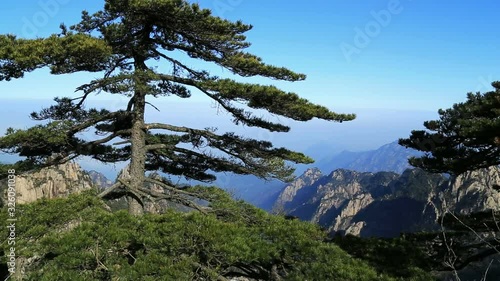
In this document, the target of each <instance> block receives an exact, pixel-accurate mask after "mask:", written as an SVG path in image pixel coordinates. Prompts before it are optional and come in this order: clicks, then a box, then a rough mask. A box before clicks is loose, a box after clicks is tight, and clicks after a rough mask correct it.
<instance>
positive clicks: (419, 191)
mask: <svg viewBox="0 0 500 281" xmlns="http://www.w3.org/2000/svg"><path fill="white" fill-rule="evenodd" d="M499 185H500V168H499V167H491V168H490V169H482V170H478V171H473V172H468V173H466V174H463V175H461V176H459V177H457V178H447V177H446V176H444V175H440V174H430V173H427V172H424V171H422V170H420V169H407V170H406V171H404V172H403V174H401V175H399V174H397V173H394V172H378V173H370V172H355V171H350V170H346V169H337V170H335V171H333V172H331V173H330V174H328V175H323V174H322V173H321V172H320V171H319V170H318V169H310V170H308V171H306V173H304V174H303V175H302V176H300V177H299V178H297V179H296V180H295V181H294V182H292V183H291V184H289V185H287V186H286V187H285V188H284V189H283V191H282V192H281V193H280V194H279V195H278V196H277V199H276V201H275V204H274V209H281V210H282V211H284V212H285V213H287V214H289V215H293V216H297V217H299V218H300V219H302V220H308V221H311V222H315V223H318V224H320V225H322V226H323V227H325V228H328V229H329V230H330V231H331V232H332V233H337V232H340V233H343V234H352V235H359V236H363V237H371V236H377V237H395V236H399V234H400V233H402V232H415V231H423V230H435V229H436V228H437V227H438V226H439V225H438V224H437V219H438V218H439V217H440V216H442V215H443V213H444V212H445V210H449V211H452V212H455V213H458V214H469V213H472V212H477V211H484V210H492V209H493V210H500V193H499V192H498V191H497V188H498V186H499Z"/></svg>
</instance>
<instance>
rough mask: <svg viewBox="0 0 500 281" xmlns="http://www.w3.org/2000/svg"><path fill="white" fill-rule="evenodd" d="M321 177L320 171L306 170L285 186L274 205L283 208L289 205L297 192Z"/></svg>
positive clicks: (314, 169)
mask: <svg viewBox="0 0 500 281" xmlns="http://www.w3.org/2000/svg"><path fill="white" fill-rule="evenodd" d="M321 176H322V174H321V171H320V170H319V169H316V168H311V169H307V170H306V171H305V172H304V174H302V175H301V176H300V177H298V178H297V179H295V180H294V181H293V182H291V183H290V184H289V185H287V186H286V187H285V188H284V189H283V191H282V192H281V193H280V195H279V196H278V199H277V200H276V204H275V205H279V206H284V205H286V204H288V203H290V202H291V201H292V200H293V199H294V198H295V196H296V195H297V192H298V191H299V190H301V189H302V188H303V187H306V186H311V185H312V184H314V183H315V182H316V181H317V180H318V179H319V178H320V177H321Z"/></svg>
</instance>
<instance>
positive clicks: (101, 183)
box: [87, 170, 113, 189]
mask: <svg viewBox="0 0 500 281" xmlns="http://www.w3.org/2000/svg"><path fill="white" fill-rule="evenodd" d="M87 174H88V175H89V176H90V179H91V180H92V182H93V183H94V185H95V186H96V187H99V188H100V189H106V188H108V187H111V186H112V185H113V182H112V181H111V180H109V179H108V178H106V176H104V175H103V174H101V173H99V172H97V171H94V170H91V171H87Z"/></svg>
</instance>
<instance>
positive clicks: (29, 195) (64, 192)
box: [2, 162, 93, 204]
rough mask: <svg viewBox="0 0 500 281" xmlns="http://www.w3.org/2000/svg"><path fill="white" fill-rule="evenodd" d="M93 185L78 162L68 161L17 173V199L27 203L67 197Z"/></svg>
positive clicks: (19, 201)
mask: <svg viewBox="0 0 500 281" xmlns="http://www.w3.org/2000/svg"><path fill="white" fill-rule="evenodd" d="M2 186H5V184H2ZM92 186H93V184H92V179H91V178H90V176H89V175H88V174H87V173H85V172H84V171H83V170H82V169H81V167H80V166H79V165H78V164H77V163H74V162H68V163H65V164H62V165H57V166H54V167H49V168H43V169H41V170H39V171H36V172H31V173H24V174H19V175H16V182H15V188H16V200H17V203H18V204H25V203H30V202H34V201H36V200H38V199H41V198H57V197H67V196H68V195H70V194H73V193H80V192H82V191H84V190H89V189H91V188H92ZM3 193H4V192H2V194H3ZM3 197H5V194H3Z"/></svg>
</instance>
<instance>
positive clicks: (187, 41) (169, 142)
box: [0, 0, 355, 213]
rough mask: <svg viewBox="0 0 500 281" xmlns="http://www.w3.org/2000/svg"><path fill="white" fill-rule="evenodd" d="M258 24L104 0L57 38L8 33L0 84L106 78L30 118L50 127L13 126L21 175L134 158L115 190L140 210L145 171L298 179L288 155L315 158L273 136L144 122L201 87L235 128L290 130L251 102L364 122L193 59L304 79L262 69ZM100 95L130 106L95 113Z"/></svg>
mask: <svg viewBox="0 0 500 281" xmlns="http://www.w3.org/2000/svg"><path fill="white" fill-rule="evenodd" d="M251 28H252V26H251V25H248V24H244V23H243V22H241V21H236V22H231V21H228V20H224V19H221V18H219V17H215V16H213V15H211V12H210V10H207V9H201V8H200V7H199V6H198V5H197V4H190V3H188V2H187V1H184V0H148V1H144V0H141V1H136V0H106V1H105V5H104V8H103V9H102V10H101V11H98V12H96V13H94V14H89V13H88V12H85V11H84V12H83V13H82V20H81V21H80V22H79V23H78V24H76V25H73V26H71V27H69V28H68V27H66V26H65V25H61V32H60V33H59V34H55V35H52V36H49V37H47V38H37V39H21V38H17V37H16V36H14V35H1V36H0V80H7V81H8V80H11V79H15V78H22V77H23V76H24V74H25V73H26V72H30V71H34V70H35V69H38V68H43V67H48V68H50V70H51V73H52V74H68V73H74V72H80V71H86V72H95V73H99V74H102V76H101V77H100V78H96V79H94V80H92V81H89V82H88V83H86V84H84V85H81V86H80V87H78V88H77V91H78V92H81V96H80V97H77V98H70V97H62V98H56V99H55V101H56V104H55V105H53V106H50V107H49V108H46V109H44V110H42V111H40V112H34V113H32V115H31V117H32V118H33V119H35V120H40V121H46V122H45V123H44V124H42V125H38V126H35V127H32V128H29V129H27V130H14V129H9V130H8V131H7V134H6V136H4V137H2V138H0V149H2V150H3V151H6V152H9V153H17V154H19V155H20V156H25V157H26V160H24V161H23V162H20V163H17V164H16V165H17V166H16V167H17V168H19V169H21V168H22V169H23V170H26V169H29V168H37V167H41V166H48V165H54V164H58V163H63V162H66V161H69V160H72V159H75V158H77V157H80V156H88V157H91V158H93V159H96V160H99V161H102V162H111V163H112V162H117V161H128V160H130V167H129V169H130V174H131V179H130V180H129V181H128V182H121V183H119V184H118V185H117V186H115V187H114V188H121V189H126V190H127V194H128V196H129V198H130V199H131V200H130V202H132V203H133V204H131V209H130V210H131V212H134V213H140V209H141V208H140V206H139V205H140V204H142V205H143V202H142V201H143V200H144V197H145V195H144V194H141V193H140V192H138V189H139V188H141V187H142V186H144V181H145V173H147V172H148V171H158V170H159V171H162V172H165V173H167V174H170V175H176V176H184V177H186V178H188V179H194V180H199V181H206V182H210V181H213V180H214V179H215V175H214V172H234V173H238V174H254V175H257V176H259V177H261V178H266V179H268V178H278V179H282V180H289V179H291V176H292V174H293V168H292V166H290V165H289V162H294V163H311V162H312V159H310V158H309V157H307V156H305V155H304V154H302V153H298V152H294V151H290V150H288V149H285V148H275V147H273V145H272V143H270V142H267V141H260V140H255V139H251V138H246V137H243V136H237V135H235V134H232V133H225V134H218V133H217V132H216V130H214V129H209V128H187V127H181V126H176V125H174V124H168V123H147V122H146V120H145V117H144V116H145V111H146V105H147V104H148V103H149V100H150V99H151V98H161V97H167V96H176V97H180V98H190V97H191V96H192V95H194V94H197V95H204V96H207V97H208V98H210V99H212V100H213V101H214V102H216V103H217V104H218V105H219V106H220V107H221V108H223V109H224V110H226V111H227V112H228V113H230V115H231V116H232V118H233V122H234V123H235V124H242V125H246V126H250V127H258V128H262V129H266V130H269V131H272V132H288V131H289V130H290V127H288V126H286V125H283V124H281V123H278V122H273V121H271V120H269V119H268V118H265V117H260V116H257V115H256V114H255V113H254V111H252V110H251V109H258V110H265V111H267V112H269V113H271V114H274V115H280V116H284V117H287V118H291V119H293V120H298V121H307V120H311V119H313V118H320V119H324V120H329V121H337V122H342V121H349V120H352V119H354V118H355V116H354V115H353V114H338V113H335V112H332V111H330V110H328V109H327V108H326V107H324V106H320V105H316V104H313V103H311V102H309V101H308V100H306V99H303V98H300V97H299V96H298V95H297V94H295V93H289V92H285V91H282V90H280V89H278V88H277V87H275V86H272V85H260V84H249V83H242V82H238V81H236V80H233V79H228V78H223V77H218V76H215V75H211V74H210V72H208V71H206V70H199V69H195V68H193V67H191V66H189V65H188V64H187V63H185V61H189V62H192V60H201V61H205V62H209V63H212V64H215V65H218V66H220V67H222V68H224V69H227V70H229V71H230V72H232V73H233V74H236V75H239V76H241V77H253V76H260V77H266V78H270V79H274V80H285V81H291V82H293V81H301V80H304V79H305V75H303V74H299V73H295V72H293V71H291V70H289V69H287V68H284V67H278V66H273V65H269V64H265V63H264V62H263V61H262V59H261V58H260V57H257V56H255V55H253V54H250V53H248V52H246V51H245V49H246V48H248V47H249V46H250V43H249V42H247V41H246V37H245V35H244V34H245V33H246V32H247V31H249V30H250V29H251ZM181 58H182V59H181ZM184 58H185V59H184ZM157 66H161V67H157ZM160 69H162V70H164V71H160ZM165 69H167V70H165ZM100 92H104V93H108V94H120V95H124V96H126V97H127V98H128V99H129V103H128V105H127V107H126V108H122V109H120V110H116V111H112V110H109V109H106V108H102V109H97V108H86V107H85V104H86V101H87V99H88V98H89V95H90V94H92V93H100ZM238 104H243V106H238ZM90 129H92V130H94V131H95V134H96V136H97V138H96V139H94V140H92V141H89V140H86V139H84V138H83V137H82V136H81V133H82V132H84V131H88V130H90ZM165 184H167V183H165ZM175 189H176V188H175V186H174V188H173V189H172V190H175ZM172 192H173V191H172ZM134 202H135V203H134Z"/></svg>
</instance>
